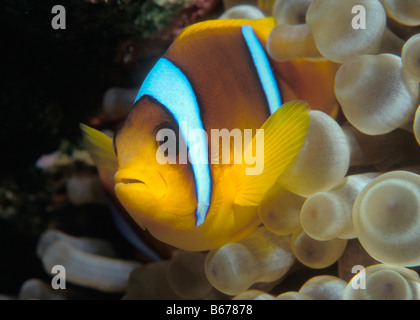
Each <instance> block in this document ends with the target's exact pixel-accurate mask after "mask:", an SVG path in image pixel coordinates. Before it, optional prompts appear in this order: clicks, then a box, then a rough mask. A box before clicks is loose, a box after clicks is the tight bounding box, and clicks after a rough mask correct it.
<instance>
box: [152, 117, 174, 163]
mask: <svg viewBox="0 0 420 320" xmlns="http://www.w3.org/2000/svg"><path fill="white" fill-rule="evenodd" d="M164 129H167V130H171V131H172V132H174V133H175V137H176V156H178V154H179V133H178V132H179V130H178V128H177V126H176V125H174V124H172V123H169V122H162V123H160V124H158V125H157V126H156V127H155V128H154V130H153V132H154V135H155V136H156V146H157V147H158V148H159V147H160V146H161V145H162V144H164V143H166V142H167V141H168V139H169V137H168V136H164V139H163V140H160V139H157V135H158V133H159V131H161V130H164ZM168 153H169V150H168V149H165V153H164V155H165V157H167V156H168Z"/></svg>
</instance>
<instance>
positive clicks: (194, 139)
mask: <svg viewBox="0 0 420 320" xmlns="http://www.w3.org/2000/svg"><path fill="white" fill-rule="evenodd" d="M244 26H245V27H244ZM273 27H274V20H273V19H271V18H266V19H262V20H216V21H206V22H203V23H199V24H196V25H193V26H191V27H188V28H187V29H186V30H185V31H184V32H183V33H182V34H181V35H180V36H179V37H178V38H177V40H176V41H175V42H174V43H173V44H172V45H171V47H170V48H169V49H168V51H167V52H166V53H165V55H164V56H163V57H162V59H161V60H159V61H158V63H157V64H156V66H155V67H154V68H153V69H152V70H151V72H150V74H149V75H148V76H147V77H146V79H145V81H144V83H143V85H142V87H141V88H140V91H139V94H138V96H137V98H136V101H135V103H134V105H133V107H132V110H131V111H130V113H129V115H128V117H127V119H126V121H125V123H124V125H123V126H122V127H121V129H120V130H119V131H118V133H117V134H116V135H115V136H114V142H113V143H114V147H115V148H114V149H115V153H114V152H111V151H112V149H113V148H112V141H111V140H110V139H108V138H106V137H104V136H103V135H102V134H101V133H99V132H97V131H95V130H94V129H91V128H87V127H86V126H83V127H82V128H83V130H84V132H85V135H86V137H87V141H88V147H89V149H90V151H91V154H92V156H93V158H94V160H95V162H96V163H97V165H98V169H99V172H100V175H101V177H103V179H104V180H106V179H107V180H108V185H110V184H112V185H113V187H114V188H115V193H116V195H117V197H118V199H119V201H120V202H121V204H122V205H123V206H124V208H125V209H126V210H127V211H128V212H129V214H130V215H131V217H132V218H133V219H134V220H135V221H136V222H137V224H138V225H140V226H141V227H143V228H145V229H147V230H148V231H149V232H150V233H151V234H152V235H154V236H155V237H156V238H157V239H159V240H161V241H163V242H165V243H168V244H170V245H173V246H175V247H178V248H181V249H184V250H210V249H213V248H217V247H220V246H222V245H224V244H226V243H229V242H235V241H238V240H240V239H241V238H243V237H244V236H246V235H248V234H249V233H250V232H251V231H252V230H254V229H255V228H256V227H257V226H258V225H259V224H260V219H259V216H258V205H259V204H260V202H261V201H262V199H263V198H264V194H265V193H266V192H267V191H268V190H269V189H270V188H271V187H272V186H273V185H274V184H275V182H276V181H277V178H278V177H279V175H281V173H282V172H284V170H285V169H286V167H287V166H288V165H290V164H291V163H292V162H293V161H294V160H295V158H296V157H297V155H298V154H299V151H300V147H301V146H302V144H303V142H304V139H305V136H306V133H307V128H308V125H309V115H308V112H309V111H308V109H307V108H306V107H305V106H304V105H303V104H302V103H298V102H289V103H286V104H284V105H283V106H281V104H283V103H284V102H287V101H290V100H295V99H300V100H306V101H307V102H308V103H309V105H310V107H311V108H314V109H321V110H323V111H325V112H327V113H330V114H331V113H333V112H334V110H335V108H336V101H335V98H334V92H333V82H334V76H335V71H336V65H334V64H332V63H330V62H324V61H317V62H313V61H305V60H296V61H291V62H282V63H275V62H273V61H271V60H269V59H267V58H266V57H265V56H266V53H265V50H264V49H262V48H265V42H266V40H267V37H268V33H269V31H270V30H271V29H272V28H273ZM267 66H268V67H267ZM273 79H274V80H273ZM163 129H166V130H170V131H165V132H169V133H171V132H174V136H175V141H176V142H177V144H178V145H177V148H176V152H172V151H173V150H172V151H171V150H170V149H169V148H167V149H165V150H166V151H163V150H164V148H162V147H163V146H165V145H166V144H167V143H168V141H169V140H170V135H168V136H165V137H166V140H159V139H158V136H159V134H160V132H162V130H163ZM222 129H225V131H226V132H228V133H230V134H232V133H233V132H236V133H238V134H240V139H241V140H240V141H241V143H243V145H241V146H240V148H239V149H240V153H241V156H239V157H238V158H235V157H234V153H235V152H236V151H237V150H238V148H236V147H237V145H235V146H234V148H232V142H229V143H227V145H228V146H230V147H231V148H228V149H227V150H226V148H225V147H226V146H225V145H223V146H224V147H220V144H219V145H217V144H214V141H213V140H212V136H213V135H212V134H210V133H212V132H213V130H218V132H219V133H220V132H221V131H220V130H222ZM259 129H263V130H260V131H258V130H259ZM194 130H195V131H194ZM235 130H236V131H235ZM247 130H251V131H250V132H253V136H252V137H251V138H252V140H250V141H248V143H246V141H245V140H246V139H245V137H246V133H245V132H246V131H247ZM187 132H188V133H191V132H195V134H194V135H191V136H190V135H189V134H187ZM222 139H223V138H222ZM228 139H229V141H231V136H229V137H228ZM233 140H234V142H235V143H236V142H237V141H236V140H235V139H233ZM238 141H239V140H238ZM259 141H262V143H263V149H261V150H263V152H262V153H258V150H260V149H258V148H259V147H258V145H259ZM217 142H219V138H218V140H217ZM182 145H184V149H182V147H181V146H182ZM215 145H216V146H217V147H215ZM183 150H184V151H188V160H187V161H186V162H183V161H182V160H183V159H184V160H185V159H186V157H185V154H184V153H183ZM235 150H236V151H235ZM215 151H217V152H215ZM226 152H227V153H229V155H230V160H229V162H226V161H225V162H223V154H224V153H226ZM253 152H254V153H253ZM253 154H255V157H254V158H253V159H254V160H255V162H254V164H250V163H246V161H245V160H246V159H250V158H252V155H253ZM215 155H216V156H215ZM159 159H166V161H167V162H166V163H163V164H162V163H160V160H159ZM200 159H201V160H203V159H204V160H207V162H208V163H202V162H200V161H197V160H200ZM234 159H236V160H238V159H239V160H240V161H239V162H237V161H236V160H235V161H236V162H235V161H233V160H234ZM259 160H261V163H262V165H263V166H262V167H263V170H260V171H259V172H258V173H251V174H248V173H247V172H251V169H252V168H253V166H254V165H255V167H254V169H256V167H257V164H258V163H257V162H259ZM103 164H106V166H104V165H103ZM247 170H249V171H247Z"/></svg>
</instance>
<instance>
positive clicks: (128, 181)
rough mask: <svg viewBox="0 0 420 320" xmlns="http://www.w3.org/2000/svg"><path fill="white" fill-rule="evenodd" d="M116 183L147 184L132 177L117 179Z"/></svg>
mask: <svg viewBox="0 0 420 320" xmlns="http://www.w3.org/2000/svg"><path fill="white" fill-rule="evenodd" d="M115 183H116V184H136V183H142V184H145V183H144V181H142V180H138V179H132V178H120V179H119V180H116V181H115Z"/></svg>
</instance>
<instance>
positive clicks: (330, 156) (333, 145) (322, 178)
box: [279, 110, 350, 197]
mask: <svg viewBox="0 0 420 320" xmlns="http://www.w3.org/2000/svg"><path fill="white" fill-rule="evenodd" d="M349 161H350V150H349V146H348V144H347V141H346V138H345V136H344V133H343V130H342V129H341V127H340V126H339V125H338V124H337V122H336V121H335V120H334V119H333V118H331V117H330V116H328V115H327V114H325V113H323V112H321V111H316V110H315V111H311V112H310V125H309V132H308V135H307V138H306V141H305V143H304V146H303V147H302V151H301V153H300V154H299V156H298V159H297V161H296V162H295V163H294V164H293V165H291V166H289V167H288V168H287V169H286V172H285V173H284V174H283V175H282V176H281V177H280V179H279V183H280V184H282V185H283V186H284V187H286V188H287V189H288V190H290V191H292V192H293V193H296V194H298V195H301V196H304V197H307V196H310V195H312V194H314V193H315V192H319V191H325V190H329V189H331V188H332V187H334V186H335V185H336V184H337V183H339V182H340V181H341V179H342V178H344V176H345V174H346V173H347V170H348V168H349Z"/></svg>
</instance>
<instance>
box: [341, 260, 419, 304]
mask: <svg viewBox="0 0 420 320" xmlns="http://www.w3.org/2000/svg"><path fill="white" fill-rule="evenodd" d="M362 277H363V278H364V279H363V280H362ZM360 286H363V289H362V290H361V289H359V288H360ZM419 298H420V278H419V275H418V274H417V273H416V272H415V271H413V270H410V269H407V268H403V267H398V266H393V265H387V264H377V265H372V266H369V267H367V268H366V269H365V270H364V272H363V273H362V272H359V273H358V274H356V275H355V276H354V277H353V278H352V279H351V280H350V282H349V283H348V284H347V286H346V289H345V291H344V294H343V299H344V300H419Z"/></svg>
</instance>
